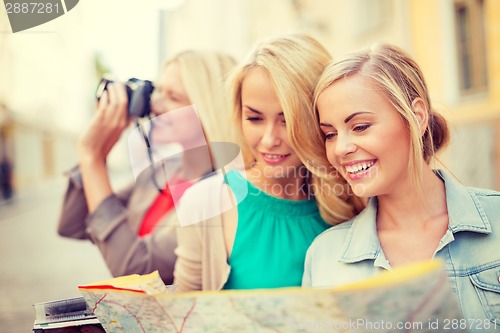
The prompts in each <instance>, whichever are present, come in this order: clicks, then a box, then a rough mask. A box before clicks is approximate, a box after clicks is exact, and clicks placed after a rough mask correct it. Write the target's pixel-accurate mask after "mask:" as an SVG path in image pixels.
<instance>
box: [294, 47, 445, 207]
mask: <svg viewBox="0 0 500 333" xmlns="http://www.w3.org/2000/svg"><path fill="white" fill-rule="evenodd" d="M354 75H362V76H363V77H366V78H368V79H369V80H370V81H371V82H372V83H373V84H374V85H375V87H376V89H377V91H380V92H381V93H383V94H384V95H385V96H386V97H387V99H388V100H389V102H390V103H391V104H392V106H393V107H394V108H395V109H396V110H397V112H398V113H399V115H400V117H401V119H402V120H403V123H404V124H405V126H406V127H407V130H408V133H409V137H410V149H411V152H410V158H409V161H408V170H409V172H412V173H413V174H412V181H413V183H414V185H415V186H417V188H418V187H419V186H420V184H421V174H422V167H423V164H422V163H423V162H424V161H425V163H430V161H431V159H432V157H433V156H434V155H435V153H436V152H437V151H439V150H440V149H441V148H443V147H444V146H446V144H447V143H448V141H449V137H450V135H449V131H448V126H447V124H446V120H445V119H444V118H443V117H442V116H441V115H440V114H438V113H436V112H435V111H434V110H433V109H432V105H431V100H430V97H429V93H428V89H427V85H426V83H425V80H424V76H423V74H422V71H421V69H420V67H419V66H418V65H417V63H416V62H415V61H414V60H413V59H412V58H411V57H410V56H409V55H408V54H407V53H406V52H404V51H403V50H401V49H400V48H398V47H396V46H393V45H388V44H376V45H374V46H373V47H372V48H370V49H368V50H364V51H360V52H357V53H353V54H351V55H349V56H348V57H347V58H345V59H344V60H342V61H339V62H336V63H332V64H330V65H328V67H327V68H326V69H325V71H324V72H323V74H322V75H321V77H320V79H319V80H318V84H317V85H316V89H315V91H314V110H315V112H316V122H317V123H316V127H318V128H319V119H318V113H317V111H318V110H317V106H316V104H317V101H318V97H319V96H320V95H321V93H322V92H323V91H324V90H325V89H326V88H327V87H329V86H330V85H331V84H333V83H334V82H336V81H338V80H340V79H343V78H346V77H352V76H354ZM416 98H420V99H422V101H423V102H424V104H425V107H426V110H427V111H428V112H429V121H428V124H427V127H426V129H425V132H424V134H423V135H421V134H420V133H421V132H420V127H419V123H418V119H417V117H416V116H415V114H414V112H413V110H412V103H413V101H414V100H415V99H416ZM312 134H314V135H317V131H316V130H314V131H312V130H311V131H309V132H308V133H306V135H312ZM303 138H304V139H309V140H310V138H308V137H307V136H304V137H303ZM315 139H318V138H317V136H315ZM321 139H322V144H321V145H318V146H316V148H315V149H313V150H310V151H308V152H306V153H307V157H308V159H309V160H312V161H316V162H317V163H316V164H317V165H319V166H321V167H322V168H326V167H325V165H326V164H329V163H328V161H327V160H326V151H325V146H324V137H323V135H322V134H321ZM312 167H313V166H312ZM315 169H316V170H317V169H318V168H317V167H316V168H315ZM332 169H333V167H332V166H331V165H330V167H329V168H326V169H324V170H328V171H329V173H330V174H327V173H320V176H321V177H326V178H334V179H335V181H338V182H342V180H341V179H340V178H341V177H340V175H338V174H337V173H336V172H333V170H332ZM332 172H333V174H334V176H333V177H332V176H331V173H332ZM348 190H349V189H348ZM321 199H322V200H328V198H321Z"/></svg>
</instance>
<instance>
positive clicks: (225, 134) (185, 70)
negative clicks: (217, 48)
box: [163, 50, 236, 142]
mask: <svg viewBox="0 0 500 333" xmlns="http://www.w3.org/2000/svg"><path fill="white" fill-rule="evenodd" d="M171 63H177V64H178V65H179V67H180V71H181V76H182V81H183V83H184V88H185V90H186V92H187V97H188V98H189V100H190V102H191V104H194V105H195V107H196V110H197V112H198V116H199V118H200V121H201V124H202V126H203V130H204V132H205V135H206V136H207V139H208V140H209V141H216V142H224V141H229V142H235V139H234V133H233V132H232V131H231V126H230V122H231V111H230V106H229V101H228V99H227V95H226V91H225V88H224V87H225V85H224V83H225V81H226V79H227V76H228V74H229V72H230V70H231V69H232V68H233V67H234V66H235V65H236V62H235V60H234V58H232V57H231V56H229V55H227V54H224V53H220V52H211V51H195V50H187V51H184V52H181V53H178V54H177V55H175V56H173V57H172V58H170V59H168V60H167V61H166V62H165V63H164V64H163V68H164V69H165V68H166V67H167V66H168V65H169V64H171Z"/></svg>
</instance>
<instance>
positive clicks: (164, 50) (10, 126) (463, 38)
mask: <svg viewBox="0 0 500 333" xmlns="http://www.w3.org/2000/svg"><path fill="white" fill-rule="evenodd" d="M4 8H5V7H2V8H0V186H1V192H0V260H1V261H0V267H1V274H0V285H1V289H2V293H3V294H4V295H6V296H5V297H2V298H1V299H0V331H1V332H26V331H27V330H31V327H32V324H33V319H34V312H33V309H32V308H31V305H32V304H33V303H36V302H42V301H48V300H53V299H58V298H65V297H72V296H78V295H79V294H78V291H77V289H76V286H77V285H78V284H85V283H90V282H95V281H97V280H103V279H107V278H109V277H110V275H109V273H108V271H107V269H106V267H105V265H104V263H103V261H102V259H101V257H100V254H99V252H98V251H97V250H96V249H95V248H94V247H93V246H92V245H91V244H90V243H89V242H79V241H76V240H67V239H62V238H60V237H58V236H57V235H56V224H57V219H58V213H59V209H60V206H61V200H62V196H63V194H64V189H65V186H66V183H65V179H64V177H63V175H62V174H63V172H64V171H65V170H67V169H69V168H71V167H72V166H74V165H75V163H76V162H77V156H76V151H75V143H76V139H77V137H78V135H79V134H80V133H81V132H82V131H83V129H84V128H85V126H86V124H87V123H88V122H89V120H90V117H91V115H92V113H93V112H94V103H95V101H94V93H95V88H96V86H97V83H98V81H99V79H100V78H101V76H102V75H103V74H104V73H112V74H113V75H114V76H115V78H116V79H118V80H127V79H128V78H129V77H138V78H141V79H150V80H155V79H156V75H157V73H159V69H160V65H161V63H162V61H163V59H165V58H166V57H168V56H170V55H172V54H173V53H175V52H177V51H180V50H183V49H185V48H197V49H200V48H201V49H219V50H223V51H226V52H228V53H230V54H232V55H233V56H235V57H236V58H238V59H241V57H242V56H244V55H245V54H246V52H247V51H248V50H249V49H250V47H251V46H252V45H253V44H254V43H255V42H256V41H257V40H258V39H260V38H263V37H266V36H269V35H275V34H279V33H285V32H296V31H303V32H308V33H310V34H311V35H313V36H314V37H316V38H317V39H318V40H320V41H321V42H322V43H324V45H325V46H326V47H327V48H328V49H329V50H330V51H331V53H332V55H333V56H334V57H339V56H341V55H343V54H345V53H348V52H351V51H355V50H357V49H360V48H365V47H368V46H370V45H371V44H372V43H374V42H380V41H384V42H390V43H394V44H396V45H399V46H400V47H402V48H403V49H405V50H406V51H408V52H409V53H410V54H412V55H413V56H414V57H415V59H416V60H417V62H418V63H419V64H420V66H421V67H422V69H423V71H424V75H425V76H426V79H427V83H428V86H429V89H430V91H431V93H432V96H431V97H432V99H433V101H434V106H435V107H436V109H438V110H439V111H441V112H442V113H443V114H444V115H445V116H446V118H447V119H448V120H449V122H450V124H451V127H452V143H451V145H450V146H449V148H448V149H447V151H446V152H445V153H444V154H443V155H442V156H441V160H442V161H443V162H444V164H445V165H446V166H447V167H448V168H449V169H450V170H451V171H452V172H453V173H454V174H455V175H456V176H457V177H458V178H459V179H460V180H461V181H462V182H463V183H464V184H466V185H468V186H476V187H485V188H491V189H496V190H500V1H497V0H273V1H268V0H211V1H206V0H163V1H161V0H143V1H141V2H140V3H139V1H132V0H120V1H118V0H83V1H80V2H79V3H78V5H77V6H76V7H75V8H74V9H72V10H71V11H69V12H67V13H66V14H65V15H63V16H61V17H59V18H57V19H55V20H53V21H50V22H48V23H46V24H43V25H40V26H37V27H34V28H32V29H29V30H26V31H23V32H19V33H15V34H13V33H12V32H11V28H10V25H9V21H8V18H7V14H6V12H5V10H4ZM122 141H123V142H122V143H121V144H119V145H118V146H117V147H115V149H114V151H113V152H112V155H111V156H110V158H109V161H108V163H109V165H110V168H111V169H112V171H113V173H114V175H113V181H114V182H115V184H116V186H119V184H121V183H122V182H126V181H130V180H131V179H133V178H132V173H131V171H130V162H129V159H128V153H127V151H128V150H127V147H126V145H125V144H124V142H125V141H126V140H125V139H124V140H122Z"/></svg>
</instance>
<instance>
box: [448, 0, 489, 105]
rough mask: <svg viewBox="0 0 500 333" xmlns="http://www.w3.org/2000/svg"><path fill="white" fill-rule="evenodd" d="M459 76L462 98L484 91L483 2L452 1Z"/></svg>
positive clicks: (474, 0)
mask: <svg viewBox="0 0 500 333" xmlns="http://www.w3.org/2000/svg"><path fill="white" fill-rule="evenodd" d="M455 22H456V36H457V55H458V72H459V78H460V91H461V93H462V95H469V94H474V93H477V92H482V91H485V90H486V87H487V74H486V50H485V31H484V30H485V29H484V24H485V20H484V0H455Z"/></svg>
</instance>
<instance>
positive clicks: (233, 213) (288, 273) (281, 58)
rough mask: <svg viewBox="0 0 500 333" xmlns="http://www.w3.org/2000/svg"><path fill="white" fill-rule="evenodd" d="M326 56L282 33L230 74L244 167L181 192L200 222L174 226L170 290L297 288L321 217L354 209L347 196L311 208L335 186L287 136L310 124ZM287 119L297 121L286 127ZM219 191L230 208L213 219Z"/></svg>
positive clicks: (310, 42)
mask: <svg viewBox="0 0 500 333" xmlns="http://www.w3.org/2000/svg"><path fill="white" fill-rule="evenodd" d="M330 58H331V57H330V55H329V53H328V51H327V50H326V49H325V48H324V47H323V46H322V45H321V44H320V43H319V42H318V41H316V40H315V39H313V38H311V37H309V36H306V35H302V34H295V35H285V36H282V37H277V38H272V39H269V40H266V41H263V42H261V43H259V44H258V45H257V46H256V48H255V49H254V50H253V51H252V52H251V53H250V54H249V55H248V58H247V60H246V61H245V62H244V63H243V64H241V65H240V66H238V67H237V68H236V70H235V71H234V73H233V76H232V77H231V78H230V80H229V85H230V94H229V97H230V100H231V102H232V108H233V110H234V115H235V121H236V128H237V132H238V133H239V134H240V135H241V137H240V139H241V140H240V147H241V151H242V154H243V157H244V159H245V169H244V170H240V171H233V172H228V173H227V175H226V177H225V179H222V177H221V179H217V177H209V178H208V179H206V180H204V181H201V182H198V183H197V184H195V185H194V186H192V187H190V188H189V189H188V190H187V191H186V192H185V193H184V195H183V199H182V201H181V205H180V206H181V207H179V208H178V212H179V215H181V216H184V215H183V212H187V213H188V215H190V216H193V217H195V220H196V221H198V223H195V224H192V225H191V226H190V227H181V228H178V230H177V237H178V238H177V241H178V247H177V249H176V254H177V262H176V266H175V271H174V284H176V285H177V290H178V291H187V290H200V289H201V290H213V289H216V290H217V289H222V288H225V289H247V288H271V287H288V286H300V283H301V274H302V273H303V269H304V265H303V263H304V258H305V253H306V250H307V247H308V246H309V245H310V243H311V242H312V240H313V239H314V238H315V236H317V235H318V234H319V233H321V232H322V231H323V230H325V229H326V228H327V225H326V223H325V222H324V221H323V220H322V218H321V217H323V219H324V220H325V221H327V222H328V223H329V224H333V223H335V222H339V221H342V220H347V219H349V218H351V217H352V216H353V215H354V213H356V212H357V211H358V208H359V206H356V205H355V204H354V203H353V202H351V201H350V200H351V198H350V197H348V196H339V200H338V203H339V204H338V205H329V206H328V207H326V206H324V205H319V209H318V207H317V206H316V200H315V193H317V191H320V190H327V191H331V190H335V189H332V188H325V187H322V185H323V184H319V183H317V182H316V179H315V177H314V176H313V175H311V174H310V173H309V172H308V170H307V169H306V168H305V166H304V163H303V162H304V161H303V159H301V156H300V155H298V154H297V153H296V148H297V146H298V145H299V144H300V143H299V142H296V141H294V139H293V138H294V137H295V136H296V135H297V134H298V133H300V132H302V131H303V130H304V128H303V127H304V126H307V124H314V121H315V119H314V112H313V110H312V94H313V89H314V86H315V84H316V81H317V79H318V78H319V75H320V74H321V72H322V71H323V69H324V67H325V66H326V64H327V63H328V62H329V61H330ZM294 117H300V119H299V121H298V122H299V123H300V126H288V125H287V123H288V122H289V121H290V119H292V118H294ZM223 183H226V184H227V185H229V186H228V187H226V186H225V185H223ZM224 187H226V189H227V190H228V191H223V190H220V189H221V188H224ZM221 192H222V196H224V192H231V193H232V194H234V196H235V197H236V199H237V200H236V202H238V205H237V207H233V208H232V209H230V210H227V211H224V210H223V211H224V213H223V214H218V215H217V216H213V214H212V215H211V214H209V213H207V210H209V209H210V208H213V207H218V206H221V202H222V201H223V200H222V201H218V200H216V199H217V197H218V196H220V195H219V194H220V193H221ZM242 196H245V197H244V198H243V197H242ZM320 212H321V215H320Z"/></svg>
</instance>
